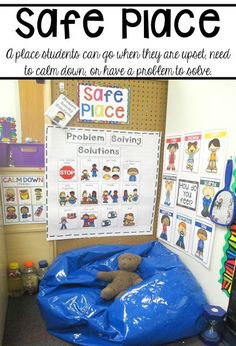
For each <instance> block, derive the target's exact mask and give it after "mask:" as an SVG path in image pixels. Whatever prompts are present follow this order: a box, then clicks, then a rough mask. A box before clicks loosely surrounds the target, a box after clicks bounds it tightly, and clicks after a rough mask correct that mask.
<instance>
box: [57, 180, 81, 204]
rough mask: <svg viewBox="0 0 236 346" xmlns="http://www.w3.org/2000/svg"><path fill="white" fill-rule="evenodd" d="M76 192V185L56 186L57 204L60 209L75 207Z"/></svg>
mask: <svg viewBox="0 0 236 346" xmlns="http://www.w3.org/2000/svg"><path fill="white" fill-rule="evenodd" d="M77 203H78V192H77V185H76V184H58V204H59V206H60V207H65V206H66V207H68V206H71V207H72V206H76V205H77Z"/></svg>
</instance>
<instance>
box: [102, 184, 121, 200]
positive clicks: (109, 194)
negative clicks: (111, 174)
mask: <svg viewBox="0 0 236 346" xmlns="http://www.w3.org/2000/svg"><path fill="white" fill-rule="evenodd" d="M120 201H121V194H120V186H119V184H113V183H110V184H102V195H101V202H102V204H111V203H112V204H118V203H120Z"/></svg>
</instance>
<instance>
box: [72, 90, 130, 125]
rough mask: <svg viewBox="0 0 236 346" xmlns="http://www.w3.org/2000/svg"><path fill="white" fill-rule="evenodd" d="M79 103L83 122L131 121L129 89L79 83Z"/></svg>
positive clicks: (118, 122)
mask: <svg viewBox="0 0 236 346" xmlns="http://www.w3.org/2000/svg"><path fill="white" fill-rule="evenodd" d="M78 104H79V109H80V111H79V120H80V121H81V122H94V123H117V124H128V122H129V89H125V88H116V87H105V86H100V85H99V86H98V85H92V84H78Z"/></svg>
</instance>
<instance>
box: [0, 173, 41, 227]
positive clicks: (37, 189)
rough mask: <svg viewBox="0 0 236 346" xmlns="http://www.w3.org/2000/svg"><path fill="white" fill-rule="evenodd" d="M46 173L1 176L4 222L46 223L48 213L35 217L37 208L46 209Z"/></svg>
mask: <svg viewBox="0 0 236 346" xmlns="http://www.w3.org/2000/svg"><path fill="white" fill-rule="evenodd" d="M44 179H45V177H44V175H43V174H38V175H33V176H31V175H24V174H23V175H9V176H8V175H4V176H1V177H0V184H1V191H2V194H1V196H2V205H3V211H4V219H3V221H4V224H6V225H7V224H10V223H21V224H22V223H37V222H38V223H45V220H46V219H45V217H46V213H45V212H44V213H41V215H40V218H39V217H38V218H37V217H36V218H34V215H33V205H34V206H35V208H36V207H37V208H38V207H40V206H42V207H43V209H44V210H46V192H45V186H44Z"/></svg>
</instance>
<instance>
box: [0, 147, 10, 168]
mask: <svg viewBox="0 0 236 346" xmlns="http://www.w3.org/2000/svg"><path fill="white" fill-rule="evenodd" d="M0 153H1V155H0V167H8V166H9V144H8V143H0Z"/></svg>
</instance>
